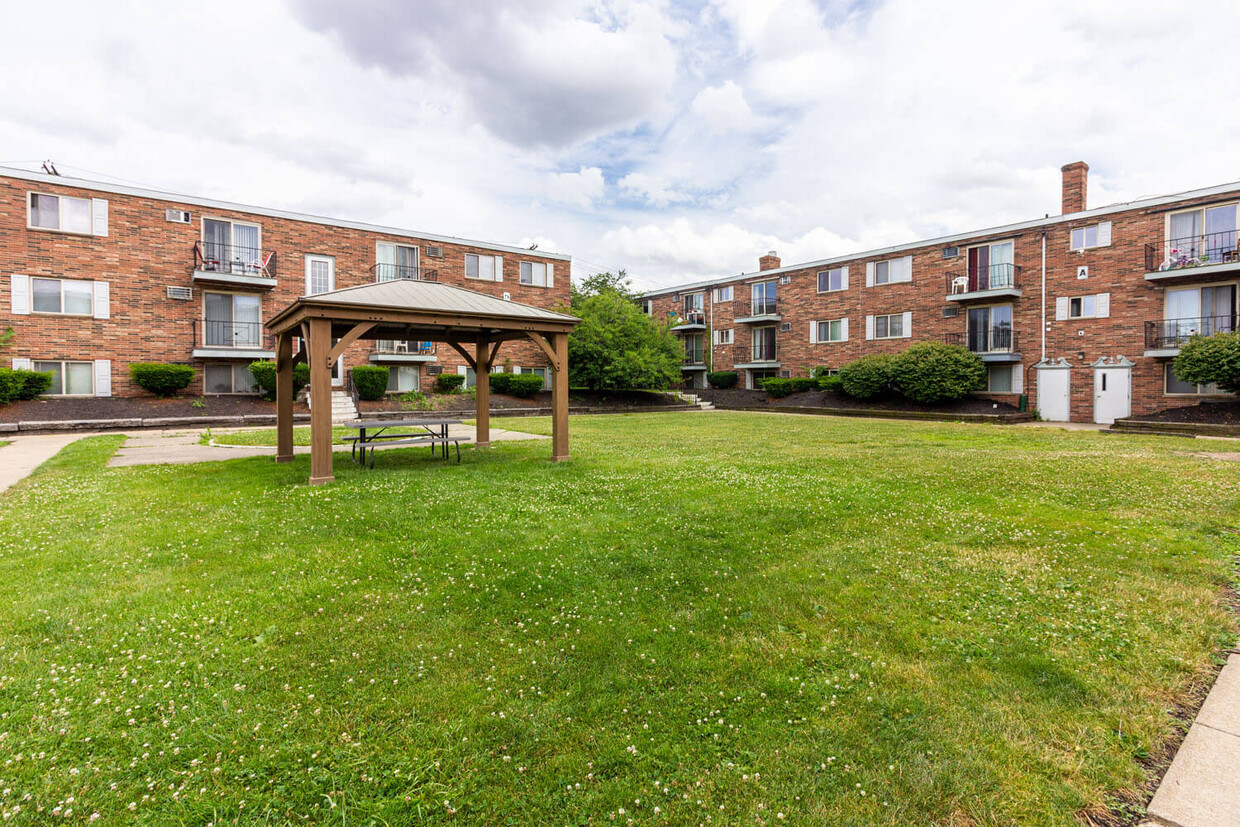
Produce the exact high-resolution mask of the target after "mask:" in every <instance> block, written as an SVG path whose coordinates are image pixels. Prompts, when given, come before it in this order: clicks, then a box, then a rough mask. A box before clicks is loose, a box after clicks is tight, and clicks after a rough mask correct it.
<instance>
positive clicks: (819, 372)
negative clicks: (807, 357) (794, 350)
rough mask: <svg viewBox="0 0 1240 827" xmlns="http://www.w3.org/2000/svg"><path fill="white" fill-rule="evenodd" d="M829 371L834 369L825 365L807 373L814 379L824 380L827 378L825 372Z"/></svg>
mask: <svg viewBox="0 0 1240 827" xmlns="http://www.w3.org/2000/svg"><path fill="white" fill-rule="evenodd" d="M831 370H834V368H830V367H828V366H826V365H819V366H818V367H816V368H814V369H813V370H811V371H810V372H809V375H810V376H812V377H813V378H815V379H824V378H826V376H827V372H828V371H831Z"/></svg>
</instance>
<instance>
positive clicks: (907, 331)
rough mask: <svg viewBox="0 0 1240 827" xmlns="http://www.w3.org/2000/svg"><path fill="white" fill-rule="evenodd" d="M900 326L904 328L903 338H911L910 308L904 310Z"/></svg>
mask: <svg viewBox="0 0 1240 827" xmlns="http://www.w3.org/2000/svg"><path fill="white" fill-rule="evenodd" d="M902 326H903V328H904V338H905V339H911V338H913V311H911V310H905V311H904V321H903V325H902Z"/></svg>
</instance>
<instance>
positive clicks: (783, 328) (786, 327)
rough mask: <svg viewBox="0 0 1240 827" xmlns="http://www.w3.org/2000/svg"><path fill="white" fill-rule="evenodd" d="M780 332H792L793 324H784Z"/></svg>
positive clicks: (780, 327)
mask: <svg viewBox="0 0 1240 827" xmlns="http://www.w3.org/2000/svg"><path fill="white" fill-rule="evenodd" d="M779 330H780V332H781V333H787V332H788V331H790V330H792V322H784V323H783V324H781V325H780V326H779Z"/></svg>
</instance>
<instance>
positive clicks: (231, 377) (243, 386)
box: [202, 362, 258, 393]
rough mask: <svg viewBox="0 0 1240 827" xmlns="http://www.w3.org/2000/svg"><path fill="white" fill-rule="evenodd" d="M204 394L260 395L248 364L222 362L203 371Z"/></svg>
mask: <svg viewBox="0 0 1240 827" xmlns="http://www.w3.org/2000/svg"><path fill="white" fill-rule="evenodd" d="M202 384H203V392H204V393H258V385H256V384H255V383H254V374H252V373H250V366H249V365H248V364H231V363H228V362H220V363H218V364H213V365H207V366H205V367H204V368H203V370H202Z"/></svg>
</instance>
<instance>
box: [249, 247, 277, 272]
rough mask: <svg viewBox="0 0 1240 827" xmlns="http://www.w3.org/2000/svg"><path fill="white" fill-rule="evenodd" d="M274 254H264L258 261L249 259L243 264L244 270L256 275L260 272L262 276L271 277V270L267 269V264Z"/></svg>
mask: <svg viewBox="0 0 1240 827" xmlns="http://www.w3.org/2000/svg"><path fill="white" fill-rule="evenodd" d="M274 255H275V253H268V254H267V255H266V256H264V257H263V259H262V261H259V260H258V259H251V260H250V261H248V262H246V265H245V268H246V272H248V273H251V274H253V275H258V274H259V273H262V275H263V277H264V278H271V272H270V271H269V270H268V269H267V266H268V265H269V264H271V257H272V256H274Z"/></svg>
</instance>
